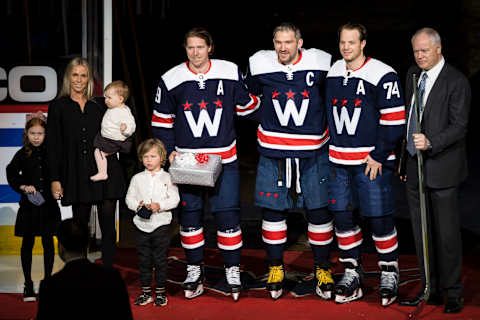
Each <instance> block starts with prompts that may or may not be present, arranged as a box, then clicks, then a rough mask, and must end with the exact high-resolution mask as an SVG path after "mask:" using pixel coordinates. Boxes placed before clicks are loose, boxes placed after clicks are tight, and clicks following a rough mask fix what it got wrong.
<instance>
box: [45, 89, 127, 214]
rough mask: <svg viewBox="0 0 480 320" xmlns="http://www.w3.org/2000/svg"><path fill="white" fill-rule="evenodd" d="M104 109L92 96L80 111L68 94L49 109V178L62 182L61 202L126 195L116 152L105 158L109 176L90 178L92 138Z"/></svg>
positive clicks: (87, 200)
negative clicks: (100, 178)
mask: <svg viewBox="0 0 480 320" xmlns="http://www.w3.org/2000/svg"><path fill="white" fill-rule="evenodd" d="M106 110H107V107H106V106H105V104H104V101H103V100H102V99H92V100H89V101H87V103H86V104H85V108H84V111H83V112H82V111H81V109H80V105H79V104H78V103H77V102H75V101H73V100H72V99H70V97H63V98H60V99H58V100H55V101H53V102H52V103H51V104H50V106H49V108H48V121H47V137H46V139H47V146H48V160H49V171H50V178H51V180H52V181H60V183H61V184H62V188H63V198H62V205H71V204H76V203H93V202H98V201H101V200H104V199H109V200H113V199H120V198H122V197H123V196H124V195H125V192H126V182H125V179H124V177H123V170H122V167H121V165H120V162H119V161H118V159H117V156H116V155H115V154H114V155H111V156H108V157H107V161H108V171H107V173H108V179H107V180H105V181H98V182H93V181H91V180H90V176H93V175H95V174H96V173H97V171H98V170H97V165H96V163H95V159H94V156H93V151H94V147H93V139H94V138H95V135H96V134H97V133H98V132H99V131H100V124H101V122H102V117H103V114H104V113H105V111H106Z"/></svg>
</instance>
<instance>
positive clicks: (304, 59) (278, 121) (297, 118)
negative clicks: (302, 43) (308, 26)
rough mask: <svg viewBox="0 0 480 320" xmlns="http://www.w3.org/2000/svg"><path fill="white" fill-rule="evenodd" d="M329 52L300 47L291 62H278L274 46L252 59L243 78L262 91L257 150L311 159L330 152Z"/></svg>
mask: <svg viewBox="0 0 480 320" xmlns="http://www.w3.org/2000/svg"><path fill="white" fill-rule="evenodd" d="M330 63H331V56H330V54H328V53H326V52H324V51H322V50H318V49H308V50H306V49H302V50H301V51H300V58H299V60H298V61H297V62H295V63H293V64H291V65H283V64H281V63H280V62H278V57H277V53H276V52H275V51H273V50H268V51H267V50H262V51H259V52H257V53H255V54H254V55H253V56H251V57H250V60H249V71H248V74H247V77H246V79H245V83H246V84H247V86H248V88H249V90H250V92H252V93H254V94H256V95H259V94H262V95H263V97H262V107H261V108H260V110H259V115H258V116H257V118H259V119H260V125H259V126H258V130H257V141H258V150H259V152H260V153H261V154H262V155H264V156H267V157H272V158H308V157H312V156H313V155H314V154H315V152H319V151H324V150H325V151H326V150H327V148H322V147H324V146H326V144H327V142H328V139H329V135H328V129H327V124H326V117H325V104H324V99H323V88H324V86H325V77H326V75H327V72H328V70H329V69H330Z"/></svg>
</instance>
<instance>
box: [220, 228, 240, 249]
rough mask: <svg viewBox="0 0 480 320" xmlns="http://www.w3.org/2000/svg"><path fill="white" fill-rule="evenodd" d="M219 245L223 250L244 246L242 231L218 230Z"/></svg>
mask: <svg viewBox="0 0 480 320" xmlns="http://www.w3.org/2000/svg"><path fill="white" fill-rule="evenodd" d="M217 242H218V247H219V248H220V249H223V250H236V249H239V248H241V247H242V244H243V243H242V231H241V230H237V231H235V232H222V231H217Z"/></svg>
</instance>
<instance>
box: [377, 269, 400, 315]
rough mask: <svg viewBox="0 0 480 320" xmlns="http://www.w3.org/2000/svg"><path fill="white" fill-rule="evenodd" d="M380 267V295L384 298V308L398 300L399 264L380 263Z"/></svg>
mask: <svg viewBox="0 0 480 320" xmlns="http://www.w3.org/2000/svg"><path fill="white" fill-rule="evenodd" d="M378 266H379V267H380V269H382V274H381V275H380V287H379V289H378V293H379V294H380V298H382V306H384V307H388V306H389V305H391V304H392V303H393V302H395V300H397V291H398V278H399V276H398V262H397V261H390V262H385V261H379V262H378Z"/></svg>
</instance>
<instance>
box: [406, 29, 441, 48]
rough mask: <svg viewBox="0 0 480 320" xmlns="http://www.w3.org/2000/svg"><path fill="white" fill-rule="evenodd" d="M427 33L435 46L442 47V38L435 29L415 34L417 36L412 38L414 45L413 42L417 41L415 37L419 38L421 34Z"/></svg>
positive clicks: (420, 30) (418, 31)
mask: <svg viewBox="0 0 480 320" xmlns="http://www.w3.org/2000/svg"><path fill="white" fill-rule="evenodd" d="M422 33H425V34H426V35H427V36H429V37H430V40H431V41H432V43H433V45H442V38H440V34H439V33H438V32H437V31H436V30H435V29H433V28H428V27H427V28H421V29H419V30H417V32H415V34H414V35H413V36H412V44H413V40H415V37H416V36H418V35H419V34H422Z"/></svg>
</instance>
